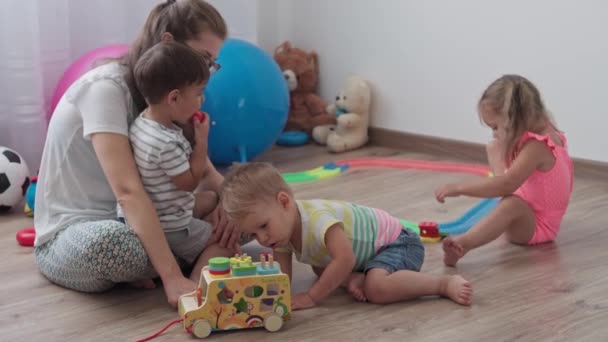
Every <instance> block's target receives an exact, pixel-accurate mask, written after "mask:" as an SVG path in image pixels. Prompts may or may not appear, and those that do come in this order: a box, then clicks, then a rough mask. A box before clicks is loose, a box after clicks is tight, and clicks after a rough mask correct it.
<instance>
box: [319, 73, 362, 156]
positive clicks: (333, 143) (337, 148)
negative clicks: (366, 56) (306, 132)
mask: <svg viewBox="0 0 608 342" xmlns="http://www.w3.org/2000/svg"><path fill="white" fill-rule="evenodd" d="M370 105H371V89H370V87H369V84H368V83H367V81H365V80H364V79H363V78H361V77H358V76H352V77H350V78H348V79H347V80H346V82H345V84H344V87H343V88H342V90H341V91H340V92H339V93H338V95H337V96H336V102H335V104H331V105H329V106H328V107H327V112H329V113H334V114H335V115H336V116H337V124H336V125H325V126H320V127H316V128H315V129H314V130H313V133H312V136H313V139H314V140H315V141H316V142H317V143H319V144H321V145H327V148H328V149H329V151H331V152H345V151H350V150H354V149H356V148H359V147H361V146H363V145H365V143H367V140H368V138H369V137H368V132H367V131H368V128H369V112H370Z"/></svg>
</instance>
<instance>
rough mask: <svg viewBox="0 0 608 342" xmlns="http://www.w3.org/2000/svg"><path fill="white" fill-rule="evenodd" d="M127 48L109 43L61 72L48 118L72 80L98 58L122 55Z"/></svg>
mask: <svg viewBox="0 0 608 342" xmlns="http://www.w3.org/2000/svg"><path fill="white" fill-rule="evenodd" d="M128 49H129V46H128V45H122V44H117V45H109V46H104V47H100V48H97V49H95V50H92V51H89V52H88V53H86V54H84V55H82V56H81V57H80V58H78V59H77V60H76V61H75V62H74V63H73V64H72V65H70V67H69V68H68V69H67V70H66V71H65V72H64V73H63V76H62V77H61V80H59V83H58V84H57V88H55V92H54V93H53V98H52V99H51V111H50V112H49V113H48V119H50V118H51V115H53V112H54V111H55V107H56V106H57V103H59V100H61V97H62V96H63V93H65V91H66V90H67V89H68V88H69V87H70V85H72V83H74V81H76V80H77V79H78V78H79V77H80V76H82V75H84V74H85V73H86V72H87V71H89V70H91V69H92V68H93V67H94V66H96V63H98V62H99V60H101V59H106V58H117V57H121V56H124V55H125V54H126V53H127V50H128Z"/></svg>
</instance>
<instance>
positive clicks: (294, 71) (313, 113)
mask: <svg viewBox="0 0 608 342" xmlns="http://www.w3.org/2000/svg"><path fill="white" fill-rule="evenodd" d="M274 59H275V61H276V62H277V64H278V65H279V67H280V68H281V70H282V71H283V75H285V80H286V82H287V85H288V86H289V91H290V102H291V103H290V106H289V107H290V108H289V116H288V118H287V124H286V125H285V129H284V130H285V131H304V132H306V133H308V134H309V135H310V134H311V133H312V130H313V128H315V127H317V126H322V125H328V124H335V123H336V118H335V116H333V115H329V114H328V113H327V112H326V108H327V103H326V102H325V101H323V99H321V97H319V96H318V95H316V94H315V91H316V88H317V82H318V78H319V65H318V58H317V54H316V53H314V52H310V53H307V52H305V51H303V50H301V49H298V48H294V47H292V46H291V43H290V42H288V41H286V42H284V43H283V44H281V45H280V46H279V47H277V48H276V50H275V52H274Z"/></svg>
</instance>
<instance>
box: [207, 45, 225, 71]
mask: <svg viewBox="0 0 608 342" xmlns="http://www.w3.org/2000/svg"><path fill="white" fill-rule="evenodd" d="M204 57H205V59H206V60H207V61H208V64H209V73H210V74H211V75H213V74H215V73H216V72H217V71H218V70H220V69H221V67H222V66H221V65H220V64H219V63H218V62H216V61H215V59H214V58H213V56H212V55H211V53H209V51H205V54H204Z"/></svg>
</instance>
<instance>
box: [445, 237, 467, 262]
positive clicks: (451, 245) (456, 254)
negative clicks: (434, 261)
mask: <svg viewBox="0 0 608 342" xmlns="http://www.w3.org/2000/svg"><path fill="white" fill-rule="evenodd" d="M443 253H444V255H443V263H444V264H446V265H448V266H455V265H456V263H457V262H458V260H460V258H462V257H463V256H464V248H462V246H461V245H460V244H459V243H457V242H456V241H454V239H452V238H449V237H448V238H445V239H444V240H443Z"/></svg>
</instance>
